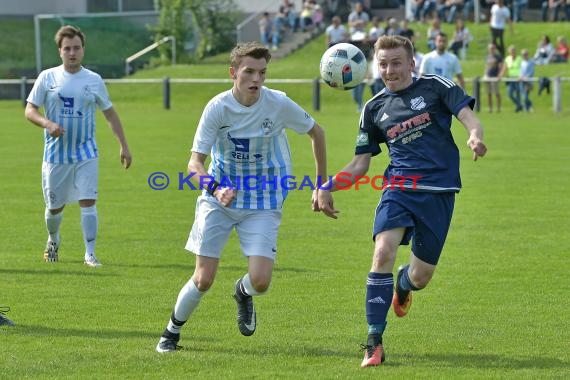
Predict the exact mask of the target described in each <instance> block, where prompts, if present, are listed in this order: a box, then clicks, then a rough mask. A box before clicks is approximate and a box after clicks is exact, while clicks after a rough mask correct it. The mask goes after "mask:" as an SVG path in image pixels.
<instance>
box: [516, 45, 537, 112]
mask: <svg viewBox="0 0 570 380" xmlns="http://www.w3.org/2000/svg"><path fill="white" fill-rule="evenodd" d="M521 56H522V60H521V74H520V77H519V86H520V90H519V91H520V93H521V95H522V102H521V103H522V106H524V110H525V111H526V112H533V109H532V102H531V101H530V92H531V90H532V87H533V85H532V78H533V77H534V61H533V60H532V59H529V57H528V50H527V49H523V50H521Z"/></svg>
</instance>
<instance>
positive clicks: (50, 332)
mask: <svg viewBox="0 0 570 380" xmlns="http://www.w3.org/2000/svg"><path fill="white" fill-rule="evenodd" d="M11 333H12V334H18V335H23V336H36V337H43V336H50V337H54V338H57V337H70V336H72V337H77V338H101V339H117V338H121V339H129V338H152V339H156V340H157V341H158V338H159V337H160V331H158V333H157V332H156V331H120V330H97V329H74V328H61V327H49V326H38V325H26V324H22V323H19V324H18V325H17V326H16V329H14V330H13V331H11Z"/></svg>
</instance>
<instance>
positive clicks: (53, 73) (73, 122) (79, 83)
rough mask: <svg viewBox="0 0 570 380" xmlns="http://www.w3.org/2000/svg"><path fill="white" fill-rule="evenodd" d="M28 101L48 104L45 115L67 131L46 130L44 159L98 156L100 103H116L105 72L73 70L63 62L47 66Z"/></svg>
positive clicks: (61, 161)
mask: <svg viewBox="0 0 570 380" xmlns="http://www.w3.org/2000/svg"><path fill="white" fill-rule="evenodd" d="M27 101H28V102H29V103H32V104H34V105H35V106H37V107H42V106H43V107H44V109H45V116H46V117H47V118H48V119H49V120H51V121H53V122H56V123H58V124H59V125H60V126H61V127H62V128H63V129H64V130H65V133H64V134H63V135H61V136H59V137H52V136H50V135H49V133H48V132H47V130H46V131H45V146H44V162H49V163H51V164H72V163H76V162H81V161H84V160H87V159H90V158H94V157H97V156H98V151H97V143H96V141H95V112H96V110H97V107H96V106H99V107H100V108H101V109H102V110H107V109H109V108H111V106H112V103H111V101H110V99H109V94H108V93H107V89H106V87H105V83H104V82H103V79H101V76H100V75H99V74H97V73H94V72H93V71H91V70H88V69H86V68H81V70H80V71H78V72H77V73H74V74H71V73H69V72H67V71H65V69H64V68H63V65H61V66H57V67H53V68H51V69H47V70H44V71H42V72H41V73H40V75H39V76H38V79H37V80H36V82H35V83H34V87H33V88H32V91H31V92H30V95H29V96H28V99H27Z"/></svg>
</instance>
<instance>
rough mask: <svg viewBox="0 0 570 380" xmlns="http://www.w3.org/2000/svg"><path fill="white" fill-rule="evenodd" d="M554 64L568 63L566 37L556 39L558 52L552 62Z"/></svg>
mask: <svg viewBox="0 0 570 380" xmlns="http://www.w3.org/2000/svg"><path fill="white" fill-rule="evenodd" d="M550 62H552V63H566V62H568V41H566V37H563V36H558V38H557V39H556V50H555V51H554V54H553V55H552V59H551V60H550Z"/></svg>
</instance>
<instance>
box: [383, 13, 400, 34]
mask: <svg viewBox="0 0 570 380" xmlns="http://www.w3.org/2000/svg"><path fill="white" fill-rule="evenodd" d="M385 34H386V35H387V36H398V35H400V27H399V26H398V20H396V19H395V18H394V17H391V18H390V19H388V27H387V28H386V32H385Z"/></svg>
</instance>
